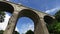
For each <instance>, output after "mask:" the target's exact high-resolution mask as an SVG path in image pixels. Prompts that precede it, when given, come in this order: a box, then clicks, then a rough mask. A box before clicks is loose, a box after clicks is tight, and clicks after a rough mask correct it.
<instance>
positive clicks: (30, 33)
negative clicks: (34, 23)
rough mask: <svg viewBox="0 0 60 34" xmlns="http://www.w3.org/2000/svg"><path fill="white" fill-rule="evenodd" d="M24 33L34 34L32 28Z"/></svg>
mask: <svg viewBox="0 0 60 34" xmlns="http://www.w3.org/2000/svg"><path fill="white" fill-rule="evenodd" d="M26 34H34V32H33V31H32V30H28V31H27V32H26Z"/></svg>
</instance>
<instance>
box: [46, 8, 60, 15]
mask: <svg viewBox="0 0 60 34" xmlns="http://www.w3.org/2000/svg"><path fill="white" fill-rule="evenodd" d="M59 9H60V8H53V9H50V10H47V11H45V13H47V14H50V15H55V13H56V12H57V11H58V10H59Z"/></svg>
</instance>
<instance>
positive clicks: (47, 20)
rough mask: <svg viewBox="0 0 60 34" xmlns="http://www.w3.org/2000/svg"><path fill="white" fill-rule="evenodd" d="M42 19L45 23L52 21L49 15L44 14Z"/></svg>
mask: <svg viewBox="0 0 60 34" xmlns="http://www.w3.org/2000/svg"><path fill="white" fill-rule="evenodd" d="M44 21H45V22H46V23H47V24H52V22H53V21H54V19H53V17H51V16H49V15H45V16H44Z"/></svg>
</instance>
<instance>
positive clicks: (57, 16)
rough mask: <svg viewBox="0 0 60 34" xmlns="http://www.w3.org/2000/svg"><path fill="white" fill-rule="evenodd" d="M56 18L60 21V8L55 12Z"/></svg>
mask: <svg viewBox="0 0 60 34" xmlns="http://www.w3.org/2000/svg"><path fill="white" fill-rule="evenodd" d="M55 18H56V20H57V21H59V22H60V10H59V11H58V12H57V13H56V14H55Z"/></svg>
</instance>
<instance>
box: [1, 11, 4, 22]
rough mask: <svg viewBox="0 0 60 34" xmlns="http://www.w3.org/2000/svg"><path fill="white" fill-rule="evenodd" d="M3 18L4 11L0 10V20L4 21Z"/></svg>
mask: <svg viewBox="0 0 60 34" xmlns="http://www.w3.org/2000/svg"><path fill="white" fill-rule="evenodd" d="M4 18H5V12H4V11H0V22H4Z"/></svg>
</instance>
